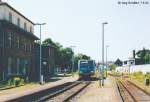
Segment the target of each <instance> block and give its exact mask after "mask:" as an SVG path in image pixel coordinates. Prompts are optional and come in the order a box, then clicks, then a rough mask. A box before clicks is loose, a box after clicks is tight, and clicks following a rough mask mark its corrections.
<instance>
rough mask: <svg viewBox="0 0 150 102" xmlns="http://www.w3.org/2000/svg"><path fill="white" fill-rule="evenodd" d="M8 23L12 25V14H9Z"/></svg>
mask: <svg viewBox="0 0 150 102" xmlns="http://www.w3.org/2000/svg"><path fill="white" fill-rule="evenodd" d="M9 22H11V23H12V13H9Z"/></svg>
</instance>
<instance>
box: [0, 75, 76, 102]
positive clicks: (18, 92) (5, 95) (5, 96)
mask: <svg viewBox="0 0 150 102" xmlns="http://www.w3.org/2000/svg"><path fill="white" fill-rule="evenodd" d="M77 79H78V76H74V77H72V76H70V77H62V78H61V80H58V81H55V82H49V83H47V84H44V85H39V84H33V85H30V84H29V85H25V86H22V87H18V88H13V89H9V90H4V91H0V102H4V101H8V100H9V99H14V98H17V97H21V96H24V95H27V94H31V93H35V92H38V91H41V90H44V89H47V88H50V87H53V86H56V85H60V84H63V83H66V82H73V81H75V80H77Z"/></svg>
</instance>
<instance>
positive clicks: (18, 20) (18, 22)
mask: <svg viewBox="0 0 150 102" xmlns="http://www.w3.org/2000/svg"><path fill="white" fill-rule="evenodd" d="M17 25H18V26H19V27H20V18H18V19H17Z"/></svg>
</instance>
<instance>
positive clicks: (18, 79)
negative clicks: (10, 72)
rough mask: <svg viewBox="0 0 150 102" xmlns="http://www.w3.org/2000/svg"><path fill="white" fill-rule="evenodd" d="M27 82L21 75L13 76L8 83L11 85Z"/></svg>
mask: <svg viewBox="0 0 150 102" xmlns="http://www.w3.org/2000/svg"><path fill="white" fill-rule="evenodd" d="M24 84H25V80H24V79H23V78H21V77H19V76H12V77H10V78H9V80H8V85H10V86H16V87H18V86H21V85H24Z"/></svg>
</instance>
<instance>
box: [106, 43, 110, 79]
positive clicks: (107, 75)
mask: <svg viewBox="0 0 150 102" xmlns="http://www.w3.org/2000/svg"><path fill="white" fill-rule="evenodd" d="M108 47H109V45H106V77H107V76H108V73H107V71H108V62H107V57H108V56H107V55H108V54H107V51H108Z"/></svg>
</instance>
